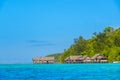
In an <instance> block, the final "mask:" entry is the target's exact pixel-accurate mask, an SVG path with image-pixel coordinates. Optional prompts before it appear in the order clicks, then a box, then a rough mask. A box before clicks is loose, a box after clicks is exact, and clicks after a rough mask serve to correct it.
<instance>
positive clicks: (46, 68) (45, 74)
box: [0, 64, 120, 80]
mask: <svg viewBox="0 0 120 80" xmlns="http://www.w3.org/2000/svg"><path fill="white" fill-rule="evenodd" d="M0 80H120V64H1V65H0Z"/></svg>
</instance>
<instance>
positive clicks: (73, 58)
mask: <svg viewBox="0 0 120 80" xmlns="http://www.w3.org/2000/svg"><path fill="white" fill-rule="evenodd" d="M82 62H83V58H82V56H81V55H80V56H69V57H67V58H66V59H65V63H82Z"/></svg>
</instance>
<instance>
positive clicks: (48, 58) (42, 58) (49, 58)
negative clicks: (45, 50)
mask: <svg viewBox="0 0 120 80" xmlns="http://www.w3.org/2000/svg"><path fill="white" fill-rule="evenodd" d="M32 60H41V61H44V60H46V61H49V60H54V57H39V58H33V59H32Z"/></svg>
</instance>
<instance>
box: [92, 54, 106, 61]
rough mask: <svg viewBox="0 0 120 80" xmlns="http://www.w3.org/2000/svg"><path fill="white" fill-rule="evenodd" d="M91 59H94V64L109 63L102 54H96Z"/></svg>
mask: <svg viewBox="0 0 120 80" xmlns="http://www.w3.org/2000/svg"><path fill="white" fill-rule="evenodd" d="M91 59H92V62H94V63H102V62H103V63H105V62H107V58H106V57H105V56H102V55H101V54H95V55H94V56H93V57H92V58H91Z"/></svg>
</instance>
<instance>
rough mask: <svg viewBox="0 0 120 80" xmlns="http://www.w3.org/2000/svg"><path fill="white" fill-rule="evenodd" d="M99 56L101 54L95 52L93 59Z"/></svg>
mask: <svg viewBox="0 0 120 80" xmlns="http://www.w3.org/2000/svg"><path fill="white" fill-rule="evenodd" d="M98 56H101V54H95V55H94V56H93V57H92V59H97V57H98Z"/></svg>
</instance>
